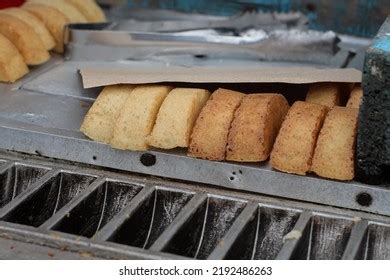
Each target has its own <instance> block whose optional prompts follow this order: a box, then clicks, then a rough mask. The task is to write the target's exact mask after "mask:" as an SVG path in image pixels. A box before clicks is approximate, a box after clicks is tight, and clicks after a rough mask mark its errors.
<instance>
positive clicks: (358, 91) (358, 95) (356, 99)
mask: <svg viewBox="0 0 390 280" xmlns="http://www.w3.org/2000/svg"><path fill="white" fill-rule="evenodd" d="M362 100H363V90H362V87H361V85H355V87H354V88H353V89H352V91H351V95H350V97H349V99H348V102H347V107H349V108H356V109H359V108H360V104H361V103H362Z"/></svg>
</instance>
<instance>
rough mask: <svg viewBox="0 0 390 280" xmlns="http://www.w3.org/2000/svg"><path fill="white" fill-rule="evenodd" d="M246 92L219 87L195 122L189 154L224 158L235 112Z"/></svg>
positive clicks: (200, 156) (208, 157) (199, 156)
mask: <svg viewBox="0 0 390 280" xmlns="http://www.w3.org/2000/svg"><path fill="white" fill-rule="evenodd" d="M244 96H245V94H243V93H241V92H237V91H232V90H227V89H218V90H216V91H215V92H214V93H213V94H212V95H211V97H210V99H209V100H208V101H207V103H206V105H205V106H204V107H203V109H202V111H201V112H200V114H199V117H198V119H197V120H196V122H195V126H194V129H193V131H192V134H191V138H190V146H189V149H188V155H189V156H191V157H198V158H203V159H209V160H224V159H225V156H226V145H227V140H228V133H229V129H230V125H231V122H232V120H233V117H234V112H235V111H236V109H237V108H238V106H239V105H240V103H241V100H242V98H243V97H244Z"/></svg>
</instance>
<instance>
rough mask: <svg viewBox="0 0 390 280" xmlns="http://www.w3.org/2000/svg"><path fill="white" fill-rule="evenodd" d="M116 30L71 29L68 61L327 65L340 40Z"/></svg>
mask: <svg viewBox="0 0 390 280" xmlns="http://www.w3.org/2000/svg"><path fill="white" fill-rule="evenodd" d="M115 26H116V27H118V28H120V26H122V27H123V24H122V25H116V23H109V24H106V25H101V24H100V25H95V26H93V25H91V24H86V25H83V24H73V25H70V26H69V41H68V42H67V47H66V52H67V56H68V57H70V58H71V59H73V60H96V59H99V60H111V61H113V60H129V59H136V60H141V59H145V58H150V57H155V56H161V55H169V54H170V55H178V54H193V55H200V54H202V55H207V56H212V57H213V56H214V57H232V56H234V57H236V58H245V57H246V58H247V59H248V57H249V58H250V59H257V60H265V61H287V62H311V63H314V64H322V65H329V63H330V61H331V59H332V57H333V56H334V55H335V53H336V52H337V51H338V48H337V43H338V38H337V36H336V34H335V33H334V32H331V31H329V32H318V31H313V30H301V29H291V30H285V29H280V30H277V29H273V30H271V31H265V30H262V29H258V30H257V29H253V30H248V31H245V32H243V33H240V34H238V35H239V36H237V34H229V33H228V34H224V33H221V32H219V31H217V30H214V29H212V30H197V31H196V32H195V31H188V32H169V33H168V32H165V33H164V32H140V31H126V30H111V29H114V28H115ZM99 28H102V29H101V30H99ZM156 42H157V43H156ZM286 45H288V46H289V47H288V48H286V47H285V46H286Z"/></svg>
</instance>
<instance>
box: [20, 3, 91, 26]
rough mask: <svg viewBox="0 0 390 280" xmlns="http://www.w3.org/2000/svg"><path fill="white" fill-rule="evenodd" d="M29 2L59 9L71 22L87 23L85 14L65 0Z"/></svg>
mask: <svg viewBox="0 0 390 280" xmlns="http://www.w3.org/2000/svg"><path fill="white" fill-rule="evenodd" d="M27 3H34V4H42V5H46V6H49V7H51V8H53V9H56V10H58V11H59V12H61V13H62V14H64V15H65V16H66V17H67V19H68V20H69V22H70V23H87V22H88V21H87V19H86V18H85V16H84V15H83V14H82V13H81V12H80V11H79V10H78V9H77V8H76V7H74V6H73V5H71V4H69V3H67V2H66V1H65V0H28V2H27Z"/></svg>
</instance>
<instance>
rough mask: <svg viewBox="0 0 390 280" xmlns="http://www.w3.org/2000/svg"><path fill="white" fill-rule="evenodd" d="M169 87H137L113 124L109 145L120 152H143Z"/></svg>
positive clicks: (146, 147) (169, 89)
mask: <svg viewBox="0 0 390 280" xmlns="http://www.w3.org/2000/svg"><path fill="white" fill-rule="evenodd" d="M171 89H172V88H171V87H168V86H159V85H150V86H149V85H148V86H137V87H136V88H135V89H134V90H133V92H132V93H131V95H130V96H129V98H127V100H126V102H125V103H124V106H123V107H122V110H121V112H120V114H119V117H118V120H117V121H116V123H115V127H114V133H113V136H112V139H111V142H110V143H111V145H112V147H114V148H117V149H121V150H132V151H144V150H147V149H148V148H149V146H148V144H147V137H148V136H149V134H150V133H151V132H152V129H153V126H154V123H155V121H156V117H157V113H158V110H159V109H160V106H161V104H162V102H163V101H164V99H165V97H166V96H167V95H168V93H169V92H170V91H171Z"/></svg>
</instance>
